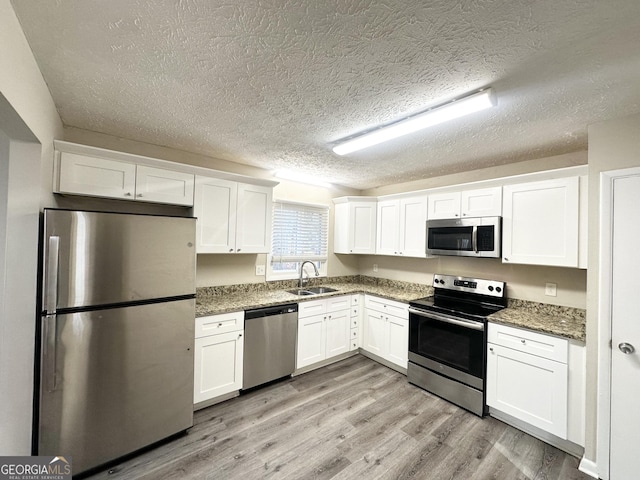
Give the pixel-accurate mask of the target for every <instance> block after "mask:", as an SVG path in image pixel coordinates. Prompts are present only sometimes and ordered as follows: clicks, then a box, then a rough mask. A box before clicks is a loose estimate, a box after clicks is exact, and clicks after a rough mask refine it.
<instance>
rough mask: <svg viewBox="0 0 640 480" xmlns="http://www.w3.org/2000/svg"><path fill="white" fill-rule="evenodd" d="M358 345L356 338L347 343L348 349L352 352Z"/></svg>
mask: <svg viewBox="0 0 640 480" xmlns="http://www.w3.org/2000/svg"><path fill="white" fill-rule="evenodd" d="M359 347H360V343H359V342H358V339H357V338H352V339H351V343H349V351H350V352H352V351H354V350H357V349H358V348H359Z"/></svg>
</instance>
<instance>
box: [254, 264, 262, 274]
mask: <svg viewBox="0 0 640 480" xmlns="http://www.w3.org/2000/svg"><path fill="white" fill-rule="evenodd" d="M256 275H264V265H256Z"/></svg>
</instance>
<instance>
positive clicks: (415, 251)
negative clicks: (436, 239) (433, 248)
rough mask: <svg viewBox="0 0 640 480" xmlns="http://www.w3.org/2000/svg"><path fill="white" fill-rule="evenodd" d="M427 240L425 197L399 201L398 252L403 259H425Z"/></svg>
mask: <svg viewBox="0 0 640 480" xmlns="http://www.w3.org/2000/svg"><path fill="white" fill-rule="evenodd" d="M426 238H427V197H426V196H418V197H410V198H403V199H401V200H400V238H399V240H398V250H399V252H400V255H403V256H405V257H418V258H425V257H426V256H427V254H426Z"/></svg>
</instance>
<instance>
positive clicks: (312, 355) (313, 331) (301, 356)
mask: <svg viewBox="0 0 640 480" xmlns="http://www.w3.org/2000/svg"><path fill="white" fill-rule="evenodd" d="M326 318H327V316H326V315H314V316H312V317H307V318H299V319H298V353H297V358H296V368H302V367H306V366H307V365H312V364H314V363H316V362H320V361H322V360H324V359H325V358H326V350H325V345H326V331H327V329H326V325H325V323H326Z"/></svg>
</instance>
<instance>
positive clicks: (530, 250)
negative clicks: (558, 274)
mask: <svg viewBox="0 0 640 480" xmlns="http://www.w3.org/2000/svg"><path fill="white" fill-rule="evenodd" d="M579 218H580V182H579V177H568V178H558V179H552V180H543V181H539V182H531V183H522V184H517V185H507V186H505V187H504V202H503V224H502V261H503V262H505V263H523V264H532V265H551V266H561V267H579V266H580V265H579V254H578V253H579Z"/></svg>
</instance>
